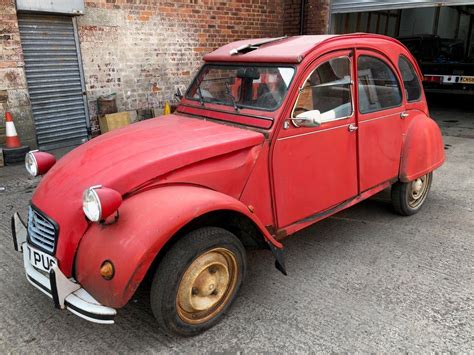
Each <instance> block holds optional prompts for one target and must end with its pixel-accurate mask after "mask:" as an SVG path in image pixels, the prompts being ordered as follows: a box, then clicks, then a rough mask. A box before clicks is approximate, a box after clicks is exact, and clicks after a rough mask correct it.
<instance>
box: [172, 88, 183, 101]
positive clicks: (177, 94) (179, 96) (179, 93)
mask: <svg viewBox="0 0 474 355" xmlns="http://www.w3.org/2000/svg"><path fill="white" fill-rule="evenodd" d="M174 96H175V97H176V98H177V99H178V100H181V99H182V98H183V96H184V95H183V93H182V92H181V89H180V88H179V87H178V88H177V89H176V94H174Z"/></svg>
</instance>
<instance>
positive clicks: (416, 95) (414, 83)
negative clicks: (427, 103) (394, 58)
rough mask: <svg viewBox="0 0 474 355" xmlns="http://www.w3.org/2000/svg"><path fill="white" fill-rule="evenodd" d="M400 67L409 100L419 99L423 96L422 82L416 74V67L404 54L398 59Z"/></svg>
mask: <svg viewBox="0 0 474 355" xmlns="http://www.w3.org/2000/svg"><path fill="white" fill-rule="evenodd" d="M398 67H399V69H400V73H401V74H402V79H403V86H405V94H406V97H407V101H408V102H413V101H418V100H420V98H421V84H420V80H419V79H418V76H417V75H416V71H415V68H413V65H412V64H411V62H410V61H409V60H408V59H407V58H405V57H404V56H400V58H399V59H398Z"/></svg>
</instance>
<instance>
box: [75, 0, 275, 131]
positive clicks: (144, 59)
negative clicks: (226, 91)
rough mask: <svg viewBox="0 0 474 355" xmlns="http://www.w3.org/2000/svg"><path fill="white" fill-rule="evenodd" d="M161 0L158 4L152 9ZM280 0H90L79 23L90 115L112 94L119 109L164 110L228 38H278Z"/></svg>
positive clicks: (94, 113) (94, 115)
mask: <svg viewBox="0 0 474 355" xmlns="http://www.w3.org/2000/svg"><path fill="white" fill-rule="evenodd" d="M152 3H153V4H156V3H158V5H152ZM283 4H284V0H259V1H256V0H230V1H212V0H177V1H173V2H171V1H167V2H165V1H162V2H160V1H146V0H145V1H144V0H106V1H104V0H95V1H87V2H86V11H85V15H84V16H81V17H79V18H78V31H79V38H80V42H81V52H82V61H83V66H84V73H85V81H86V87H87V95H88V100H89V111H90V114H91V118H92V122H93V123H94V122H96V119H94V118H95V117H96V99H97V97H98V96H100V95H105V94H109V93H116V94H117V103H118V109H119V110H132V109H137V108H138V109H143V108H151V107H163V104H164V102H165V101H169V100H171V99H173V94H174V93H175V92H176V88H177V87H178V86H180V87H181V88H185V87H186V86H187V85H188V84H189V82H190V80H191V79H192V77H193V75H194V74H195V72H196V69H197V68H198V67H199V66H200V64H201V63H202V61H201V58H202V56H203V55H204V54H205V53H207V52H210V51H212V50H213V49H215V48H217V47H219V46H221V45H223V44H226V43H228V42H230V41H234V40H238V39H242V38H249V37H265V36H281V35H282V34H283V20H282V18H283V10H284V9H283Z"/></svg>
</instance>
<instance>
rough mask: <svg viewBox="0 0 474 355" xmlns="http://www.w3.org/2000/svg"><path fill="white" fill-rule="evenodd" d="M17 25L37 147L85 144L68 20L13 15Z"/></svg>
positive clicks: (75, 48)
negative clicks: (16, 16)
mask: <svg viewBox="0 0 474 355" xmlns="http://www.w3.org/2000/svg"><path fill="white" fill-rule="evenodd" d="M18 24H19V29H20V38H21V45H22V48H23V55H24V60H25V73H26V80H27V84H28V92H29V97H30V101H31V107H32V112H33V119H34V123H35V127H36V137H37V142H38V147H39V148H40V149H41V150H51V149H56V148H62V147H68V146H74V145H79V144H81V143H84V142H86V141H87V140H88V139H89V134H88V127H89V117H88V111H87V106H86V104H87V101H86V96H85V88H84V80H83V73H82V64H81V60H80V52H79V43H78V38H77V32H76V28H75V22H74V19H73V18H72V17H69V16H48V15H34V14H19V17H18Z"/></svg>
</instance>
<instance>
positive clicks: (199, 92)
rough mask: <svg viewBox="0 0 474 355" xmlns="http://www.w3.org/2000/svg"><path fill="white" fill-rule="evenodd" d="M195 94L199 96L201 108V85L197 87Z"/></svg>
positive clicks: (202, 99)
mask: <svg viewBox="0 0 474 355" xmlns="http://www.w3.org/2000/svg"><path fill="white" fill-rule="evenodd" d="M196 92H197V94H198V96H199V102H200V103H201V106H204V97H203V96H202V91H201V85H199V86H198V87H197V90H196Z"/></svg>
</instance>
